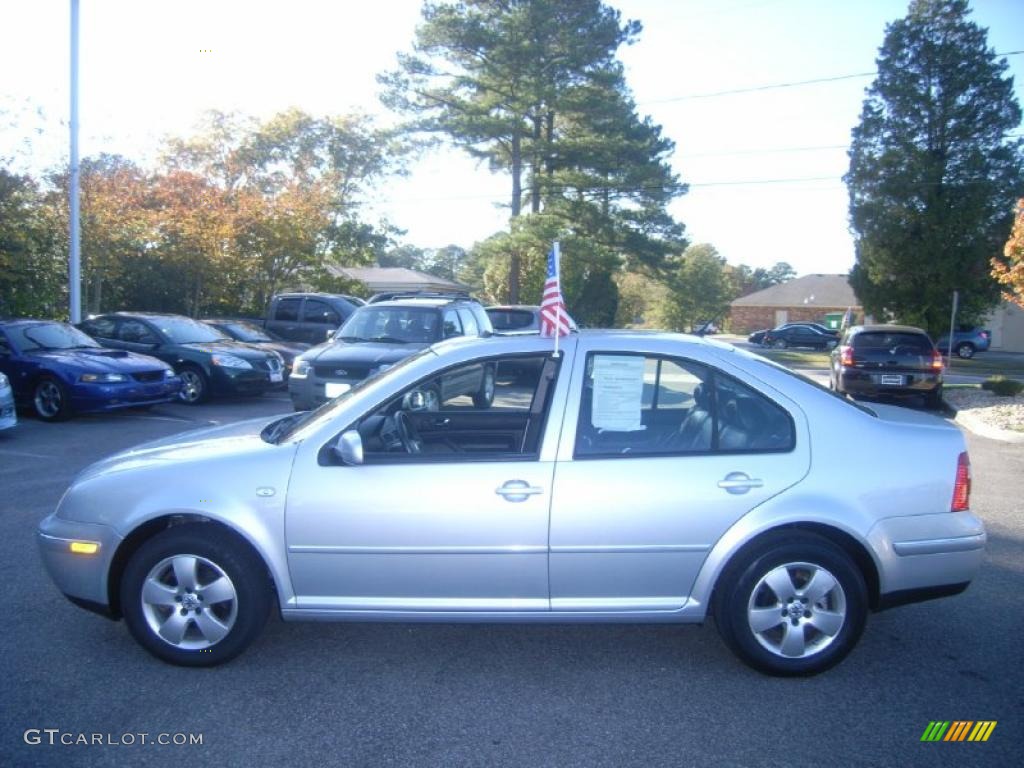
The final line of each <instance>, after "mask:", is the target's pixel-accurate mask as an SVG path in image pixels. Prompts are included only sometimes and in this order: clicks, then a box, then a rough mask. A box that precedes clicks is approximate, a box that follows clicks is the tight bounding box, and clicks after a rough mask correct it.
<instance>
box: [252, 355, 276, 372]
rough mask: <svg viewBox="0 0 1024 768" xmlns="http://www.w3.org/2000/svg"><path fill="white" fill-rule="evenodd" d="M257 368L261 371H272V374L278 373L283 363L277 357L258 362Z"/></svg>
mask: <svg viewBox="0 0 1024 768" xmlns="http://www.w3.org/2000/svg"><path fill="white" fill-rule="evenodd" d="M255 367H256V368H258V369H260V370H261V371H270V372H271V373H278V372H279V371H280V370H281V361H280V360H278V359H277V358H276V357H267V358H264V359H263V360H257V361H256V365H255Z"/></svg>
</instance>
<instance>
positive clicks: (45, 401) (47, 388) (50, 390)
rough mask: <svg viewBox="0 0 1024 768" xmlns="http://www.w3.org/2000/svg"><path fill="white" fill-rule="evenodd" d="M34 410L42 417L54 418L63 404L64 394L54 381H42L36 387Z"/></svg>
mask: <svg viewBox="0 0 1024 768" xmlns="http://www.w3.org/2000/svg"><path fill="white" fill-rule="evenodd" d="M34 402H35V406H36V412H37V413H38V414H39V415H40V416H42V417H43V418H44V419H53V418H56V417H57V416H58V415H59V414H60V411H61V408H62V407H63V405H64V395H63V393H62V392H61V391H60V386H58V384H57V383H56V382H55V381H43V382H40V384H39V385H38V386H37V387H36V393H35V398H34Z"/></svg>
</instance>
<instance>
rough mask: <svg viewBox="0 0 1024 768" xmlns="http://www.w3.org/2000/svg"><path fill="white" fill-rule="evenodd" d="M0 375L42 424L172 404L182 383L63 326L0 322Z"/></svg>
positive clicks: (141, 358)
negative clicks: (81, 415) (75, 415)
mask: <svg viewBox="0 0 1024 768" xmlns="http://www.w3.org/2000/svg"><path fill="white" fill-rule="evenodd" d="M0 372H3V373H5V374H6V375H7V378H8V379H10V382H11V389H13V390H14V399H15V401H16V402H17V403H18V404H21V405H26V406H31V407H32V409H33V410H34V411H35V414H36V415H37V416H38V417H39V418H40V419H43V420H44V421H61V420H63V419H67V418H70V417H71V415H72V414H73V413H82V412H86V411H109V410H113V409H116V408H128V407H132V406H146V405H155V404H157V403H166V402H169V401H171V400H174V399H176V398H177V396H178V390H180V389H181V379H179V378H178V377H177V376H176V375H175V373H174V371H173V370H172V369H171V367H170V366H169V365H167V364H166V363H164V362H162V361H160V360H157V359H156V358H154V357H149V356H147V355H138V354H135V353H133V352H126V351H123V350H115V349H105V348H104V347H101V346H100V345H99V344H97V343H96V342H95V341H93V340H92V339H91V338H89V337H88V336H86V335H85V334H84V333H82V332H81V331H79V330H78V329H77V328H75V327H73V326H71V325H68V324H67V323H58V322H54V321H50V320H2V321H0Z"/></svg>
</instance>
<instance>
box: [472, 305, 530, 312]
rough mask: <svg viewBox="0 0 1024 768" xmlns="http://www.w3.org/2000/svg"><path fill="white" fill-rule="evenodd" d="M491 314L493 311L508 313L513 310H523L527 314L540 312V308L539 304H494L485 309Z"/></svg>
mask: <svg viewBox="0 0 1024 768" xmlns="http://www.w3.org/2000/svg"><path fill="white" fill-rule="evenodd" d="M485 309H486V310H487V311H488V312H490V311H491V310H492V309H495V310H501V311H502V312H508V311H511V310H521V311H525V312H539V311H540V306H539V305H537V304H494V305H492V306H490V307H485Z"/></svg>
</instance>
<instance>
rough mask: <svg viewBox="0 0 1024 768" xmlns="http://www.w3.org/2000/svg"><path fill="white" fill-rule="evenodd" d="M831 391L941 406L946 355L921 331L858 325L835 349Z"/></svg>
mask: <svg viewBox="0 0 1024 768" xmlns="http://www.w3.org/2000/svg"><path fill="white" fill-rule="evenodd" d="M829 386H830V387H831V388H832V389H834V390H836V391H837V392H841V393H844V394H851V395H924V399H925V403H926V404H927V405H928V407H929V408H938V407H939V406H940V405H941V404H942V355H941V354H940V353H939V350H937V349H936V348H935V345H934V344H933V343H932V340H931V338H930V337H929V336H928V334H927V333H925V332H924V331H922V330H921V329H920V328H912V327H910V326H907V325H854V326H851V327H850V328H847V329H846V331H845V332H844V333H843V336H842V338H841V339H840V340H839V346H837V347H836V348H835V349H834V350H832V359H831V370H830V372H829Z"/></svg>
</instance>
